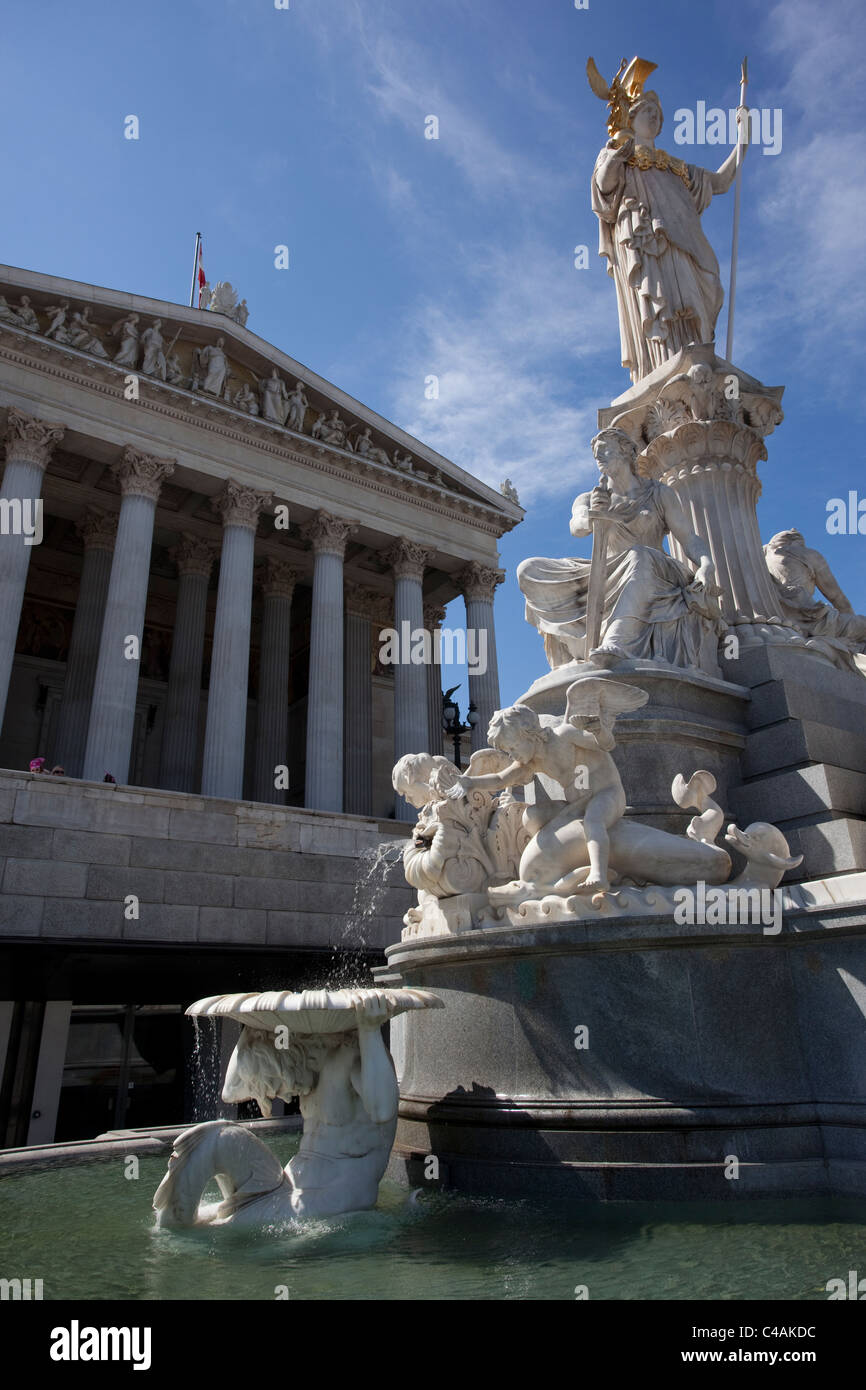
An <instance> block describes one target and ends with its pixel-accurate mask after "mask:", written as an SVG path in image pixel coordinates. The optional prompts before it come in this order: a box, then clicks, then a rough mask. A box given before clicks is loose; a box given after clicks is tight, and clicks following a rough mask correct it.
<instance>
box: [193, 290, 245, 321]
mask: <svg viewBox="0 0 866 1390" xmlns="http://www.w3.org/2000/svg"><path fill="white" fill-rule="evenodd" d="M205 288H206V289H207V288H209V287H208V286H206V287H205ZM244 303H246V300H244ZM201 307H202V308H203V309H208V310H209V311H210V312H211V313H212V314H225V315H226V316H227V317H228V318H230V319H233V318H234V317H235V312H236V310H237V307H238V297H237V294H236V293H235V291H234V288H233V286H232V283H231V281H230V280H218V281H217V283H216V285H215V286H214V288H213V289H212V290H211V291H210V294H209V296H208V299H207V303H205V301H204V296H202V305H201Z"/></svg>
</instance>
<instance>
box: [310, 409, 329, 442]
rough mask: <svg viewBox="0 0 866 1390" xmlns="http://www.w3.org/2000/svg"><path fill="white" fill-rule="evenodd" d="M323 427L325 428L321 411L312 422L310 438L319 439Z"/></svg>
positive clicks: (323, 414)
mask: <svg viewBox="0 0 866 1390" xmlns="http://www.w3.org/2000/svg"><path fill="white" fill-rule="evenodd" d="M324 426H325V412H324V411H323V410H320V411H319V413H318V415H317V416H316V418H315V420H314V421H313V428H312V429H311V430H310V436H311V438H313V439H320V438H321V434H322V430H323V429H324Z"/></svg>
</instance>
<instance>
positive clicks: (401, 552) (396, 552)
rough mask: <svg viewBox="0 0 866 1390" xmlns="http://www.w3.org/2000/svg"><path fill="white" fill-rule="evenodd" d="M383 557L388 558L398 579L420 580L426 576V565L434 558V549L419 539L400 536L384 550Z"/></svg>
mask: <svg viewBox="0 0 866 1390" xmlns="http://www.w3.org/2000/svg"><path fill="white" fill-rule="evenodd" d="M382 558H383V559H384V560H387V562H388V564H389V565H390V566H391V568H392V569H393V571H394V574H395V576H396V577H397V579H417V580H419V581H420V580H422V579H423V578H424V568H425V566H426V565H428V564H429V563H430V561H431V559H432V558H433V551H432V550H428V549H427V547H426V546H423V545H419V544H418V542H417V541H410V540H409V538H408V536H398V538H397V540H396V541H394V544H393V545H390V546H389V547H388V549H387V550H385V551H384V552H383V554H382Z"/></svg>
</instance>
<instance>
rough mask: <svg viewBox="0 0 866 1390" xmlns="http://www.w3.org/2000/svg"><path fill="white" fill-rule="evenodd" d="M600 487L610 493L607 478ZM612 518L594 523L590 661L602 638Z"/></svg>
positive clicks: (587, 647)
mask: <svg viewBox="0 0 866 1390" xmlns="http://www.w3.org/2000/svg"><path fill="white" fill-rule="evenodd" d="M599 487H601V488H603V489H604V491H605V492H609V488H608V480H607V477H602V478H601V479H600V480H599ZM612 519H613V518H611V517H596V518H594V520H593V522H592V559H591V560H590V562H589V584H588V586H587V594H586V622H585V628H586V640H585V642H584V651H583V659H584V661H589V654H590V652H591V651H592V649H593V648H594V647H597V646H598V642H599V638H600V637H601V619H602V613H603V610H604V585H605V579H606V577H607V527H608V523H609V521H611V520H612Z"/></svg>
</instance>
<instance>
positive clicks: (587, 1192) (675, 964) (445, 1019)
mask: <svg viewBox="0 0 866 1390" xmlns="http://www.w3.org/2000/svg"><path fill="white" fill-rule="evenodd" d="M807 897H808V898H811V905H810V904H809V902H807ZM788 902H789V910H788V911H786V913H785V920H784V922H783V925H782V930H781V932H780V933H779V934H777V935H765V934H764V933H763V931H762V930H761V928H760V927H754V926H745V925H729V926H724V927H683V926H677V925H675V924H674V923H673V922H672V920H671V918H670V917H669V916H666V915H663V914H660V913H658V912H657V913H656V914H655V916H653V917H643V918H641V917H639V916H637V915H635V914H634V913H632V914H631V915H629V916H625V917H618V918H617V919H616V920H613V919H611V918H608V917H604V916H598V917H597V918H596V920H595V921H587V920H584V921H579V922H575V921H563V920H559V921H548V922H546V923H545V925H539V926H526V925H524V926H521V927H514V926H512V925H511V924H510V923H509V924H508V925H503V926H500V927H488V928H486V929H484V930H477V931H469V932H461V933H459V935H458V936H457V937H454V936H441V937H438V938H432V939H419V940H417V941H406V942H403V943H401V944H400V945H397V946H392V947H391V948H390V949H389V950H388V952H387V956H388V962H389V964H388V967H387V968H386V970H383V971H382V972H381V979H380V981H379V982H380V983H390V982H401V983H405V984H406V985H409V986H411V987H413V988H416V987H421V988H431V989H434V990H435V992H436V994H437V995H438V996H440V997H441V998H442V999H443V1001H444V1004H445V1007H444V1008H443V1009H442V1010H441V1011H440V1012H437V1013H432V1012H431V1013H426V1012H419V1013H418V1014H406V1015H403V1016H402V1017H401V1018H400V1019H398V1020H397V1021H396V1022H395V1023H394V1024H393V1025H392V1032H391V1050H392V1053H393V1055H394V1059H395V1064H396V1066H397V1074H398V1078H399V1080H400V1094H401V1101H400V1119H399V1123H398V1128H397V1136H396V1143H395V1147H394V1150H393V1154H392V1160H391V1165H390V1168H389V1173H390V1175H391V1176H393V1177H396V1178H398V1179H399V1180H401V1181H404V1182H411V1183H417V1184H418V1185H421V1186H423V1185H424V1182H425V1177H424V1174H425V1164H424V1159H425V1157H426V1156H427V1155H430V1154H435V1155H436V1157H437V1158H438V1160H439V1172H440V1179H441V1180H442V1181H443V1182H444V1183H446V1184H447V1185H449V1186H451V1187H454V1188H457V1189H458V1190H462V1191H467V1192H476V1193H486V1194H491V1195H498V1194H508V1193H510V1194H515V1195H520V1196H523V1197H526V1196H530V1197H531V1195H532V1194H533V1193H539V1192H545V1193H552V1194H556V1193H558V1192H562V1193H569V1194H573V1195H580V1196H584V1197H586V1198H588V1199H600V1198H616V1199H626V1200H628V1199H636V1200H654V1199H660V1198H675V1199H682V1198H701V1199H711V1200H712V1199H722V1200H724V1199H731V1200H737V1199H741V1198H748V1197H753V1196H766V1195H777V1196H794V1195H804V1194H815V1193H828V1194H836V1195H843V1194H851V1195H854V1194H857V1195H864V1194H866V1086H864V1077H866V1033H864V1030H863V1027H862V998H861V997H860V994H861V991H862V986H861V985H860V984H859V981H862V980H863V979H864V978H866V877H864V875H862V874H861V875H859V876H853V875H852V876H850V877H849V878H847V879H846V880H840V879H836V880H833V881H832V882H831V883H830V884H827V885H823V886H822V885H809V893H808V894H807V892H806V885H803V886H801V887H800V888H799V889H798V890H796V892H795V893H794V894H789V896H788ZM732 1159H736V1160H737V1169H736V1171H737V1174H738V1175H737V1176H736V1178H735V1177H733V1176H732V1172H733V1171H734V1170H732V1166H731V1160H732Z"/></svg>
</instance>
